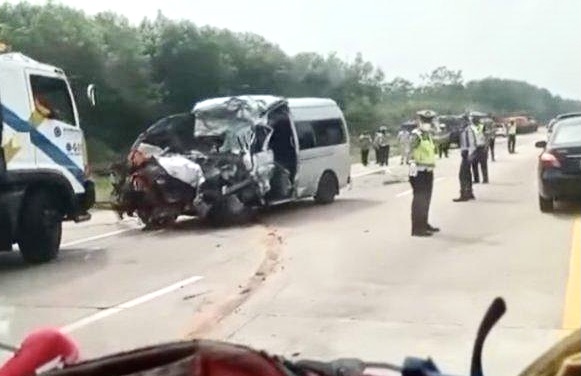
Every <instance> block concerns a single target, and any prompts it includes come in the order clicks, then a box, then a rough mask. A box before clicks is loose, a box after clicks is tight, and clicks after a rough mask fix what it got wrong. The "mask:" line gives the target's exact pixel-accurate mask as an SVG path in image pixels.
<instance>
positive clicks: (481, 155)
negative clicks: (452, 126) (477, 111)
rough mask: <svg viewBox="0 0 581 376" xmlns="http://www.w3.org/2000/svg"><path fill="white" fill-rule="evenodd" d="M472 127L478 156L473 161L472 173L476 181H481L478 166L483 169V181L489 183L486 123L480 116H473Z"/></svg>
mask: <svg viewBox="0 0 581 376" xmlns="http://www.w3.org/2000/svg"><path fill="white" fill-rule="evenodd" d="M472 129H473V130H474V134H475V136H476V157H475V158H474V160H473V161H472V175H474V183H480V173H479V171H478V168H479V167H480V169H481V170H482V179H483V181H482V182H483V183H484V184H487V183H488V156H487V154H486V146H487V145H486V136H485V135H484V125H483V124H482V122H481V121H480V118H479V117H472Z"/></svg>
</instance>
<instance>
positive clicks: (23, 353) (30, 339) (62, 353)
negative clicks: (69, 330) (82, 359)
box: [0, 328, 79, 376]
mask: <svg viewBox="0 0 581 376" xmlns="http://www.w3.org/2000/svg"><path fill="white" fill-rule="evenodd" d="M78 358H79V348H78V346H77V345H76V343H75V342H74V341H73V340H72V339H71V338H70V337H68V336H67V335H65V334H63V333H62V332H61V331H60V330H59V329H56V328H44V329H39V330H36V331H34V332H32V333H30V334H29V335H28V336H27V337H26V338H25V339H24V341H22V344H21V345H20V348H19V350H18V351H17V352H16V353H15V354H14V356H13V357H12V358H10V359H9V360H8V362H6V364H4V365H3V366H2V367H0V376H34V375H35V374H36V371H37V370H38V369H39V368H40V367H42V366H44V365H46V364H48V363H50V362H53V361H60V362H62V363H63V364H72V363H74V362H76V361H77V360H78Z"/></svg>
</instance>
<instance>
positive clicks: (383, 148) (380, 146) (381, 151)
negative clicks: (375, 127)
mask: <svg viewBox="0 0 581 376" xmlns="http://www.w3.org/2000/svg"><path fill="white" fill-rule="evenodd" d="M374 144H375V147H376V150H377V151H376V156H377V162H378V163H379V165H380V166H387V164H388V163H389V137H388V134H387V127H386V126H384V125H382V126H381V127H379V132H377V134H376V135H375V140H374Z"/></svg>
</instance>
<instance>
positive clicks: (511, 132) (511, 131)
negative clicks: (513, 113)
mask: <svg viewBox="0 0 581 376" xmlns="http://www.w3.org/2000/svg"><path fill="white" fill-rule="evenodd" d="M515 147H516V121H515V120H514V119H510V122H509V123H508V152H509V153H510V154H514V151H515Z"/></svg>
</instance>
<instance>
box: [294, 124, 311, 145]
mask: <svg viewBox="0 0 581 376" xmlns="http://www.w3.org/2000/svg"><path fill="white" fill-rule="evenodd" d="M295 126H296V128H297V136H298V138H299V148H300V150H305V149H312V148H314V147H315V132H314V131H313V126H312V124H311V122H308V121H297V122H295Z"/></svg>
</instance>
